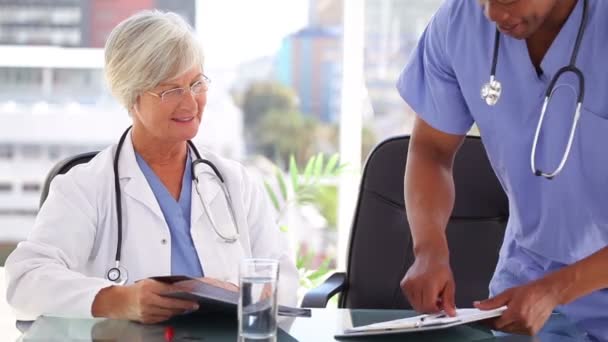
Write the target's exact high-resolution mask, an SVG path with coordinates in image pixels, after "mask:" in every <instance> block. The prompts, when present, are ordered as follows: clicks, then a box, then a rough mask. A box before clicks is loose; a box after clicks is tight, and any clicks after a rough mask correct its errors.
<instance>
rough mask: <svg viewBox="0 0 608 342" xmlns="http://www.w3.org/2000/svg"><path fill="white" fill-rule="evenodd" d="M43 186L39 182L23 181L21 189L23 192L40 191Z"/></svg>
mask: <svg viewBox="0 0 608 342" xmlns="http://www.w3.org/2000/svg"><path fill="white" fill-rule="evenodd" d="M40 189H41V186H40V183H38V182H26V183H23V185H22V187H21V190H22V191H23V192H40Z"/></svg>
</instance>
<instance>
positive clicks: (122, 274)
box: [106, 127, 240, 285]
mask: <svg viewBox="0 0 608 342" xmlns="http://www.w3.org/2000/svg"><path fill="white" fill-rule="evenodd" d="M130 129H131V127H129V128H127V129H126V130H125V131H124V133H123V134H122V136H121V137H120V140H119V141H118V145H117V146H116V153H115V155H114V161H113V165H112V167H113V170H114V193H115V196H116V197H115V199H116V203H115V205H116V220H117V235H118V241H117V243H116V256H115V258H114V259H115V263H114V266H113V267H110V268H109V269H108V271H107V272H106V279H108V280H109V281H112V282H114V283H116V284H118V285H124V284H126V282H127V280H128V279H129V273H128V271H127V269H126V268H125V267H124V266H122V265H121V262H120V258H121V253H122V232H123V227H122V221H123V220H122V196H121V193H120V175H119V173H118V160H119V159H120V151H121V150H122V146H123V144H124V142H125V139H126V137H127V135H128V133H129V130H130ZM188 146H189V147H190V149H192V151H193V152H194V155H195V156H196V159H195V160H194V161H192V164H191V166H190V167H191V174H192V179H193V180H194V182H195V183H196V184H195V189H196V193H197V195H198V197H199V199H200V201H201V205H202V207H203V210H204V211H205V214H206V215H207V217H208V219H209V222H210V223H211V227H212V228H213V230H214V232H215V234H216V235H217V236H218V237H219V238H220V239H222V240H223V241H224V242H227V243H234V242H236V241H237V240H238V238H239V233H240V230H239V226H238V223H237V221H236V215H235V213H234V206H233V202H232V198H231V196H230V192H229V191H228V188H227V187H226V182H225V179H224V177H223V176H222V174H221V172H220V171H219V170H218V169H217V167H216V166H215V165H214V164H213V163H212V162H211V161H209V160H207V159H204V158H202V157H201V154H200V153H199V152H198V149H197V148H196V146H194V144H193V143H192V141H190V140H188ZM199 164H205V165H207V166H209V167H210V168H211V170H213V173H214V175H215V176H216V177H217V178H218V179H219V181H220V182H219V185H220V187H221V188H222V190H223V192H224V196H225V198H226V204H227V205H228V210H229V212H230V219H231V220H232V225H233V226H234V230H235V232H234V234H233V235H229V236H227V235H225V234H223V233H221V232H220V231H219V230H218V228H217V223H216V221H215V219H214V218H213V215H212V214H211V210H210V208H209V206H208V204H207V202H205V200H204V199H203V196H202V194H201V193H200V190H199V188H198V184H199V178H198V175H197V173H196V166H197V165H199Z"/></svg>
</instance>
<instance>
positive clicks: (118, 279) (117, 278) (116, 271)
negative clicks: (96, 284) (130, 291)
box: [106, 266, 129, 285]
mask: <svg viewBox="0 0 608 342" xmlns="http://www.w3.org/2000/svg"><path fill="white" fill-rule="evenodd" d="M106 279H108V280H109V281H111V282H113V283H116V284H117V285H125V284H126V283H127V279H129V275H128V273H127V269H126V268H124V267H122V266H116V267H112V268H110V269H109V270H108V273H106Z"/></svg>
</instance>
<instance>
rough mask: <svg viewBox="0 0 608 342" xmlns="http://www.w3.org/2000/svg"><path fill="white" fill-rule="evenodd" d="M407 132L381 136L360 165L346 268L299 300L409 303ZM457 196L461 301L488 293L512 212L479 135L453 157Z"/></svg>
mask: <svg viewBox="0 0 608 342" xmlns="http://www.w3.org/2000/svg"><path fill="white" fill-rule="evenodd" d="M408 143H409V136H399V137H395V138H391V139H388V140H386V141H384V142H382V143H380V144H379V145H378V146H377V147H376V148H375V149H374V150H373V151H372V152H371V154H370V155H369V157H368V160H367V162H366V165H365V169H364V171H363V177H362V179H361V185H360V190H359V199H358V202H357V207H356V211H355V216H354V221H353V225H352V229H351V233H350V242H349V252H348V261H347V271H346V273H335V274H333V275H332V276H331V277H329V278H328V279H327V280H326V281H325V283H323V284H322V285H321V286H319V287H317V288H315V289H313V290H311V291H310V292H309V293H308V294H306V296H305V297H304V300H303V302H302V307H313V308H314V307H316V308H318V307H325V306H326V304H327V301H328V300H329V298H331V297H332V296H333V295H334V294H336V293H340V296H339V299H338V305H339V307H341V308H368V309H410V308H411V305H410V304H409V303H408V302H407V300H406V298H405V297H404V296H403V294H402V292H401V289H400V287H399V282H400V280H401V279H402V277H403V276H404V275H405V272H406V271H407V269H408V268H409V267H410V266H411V265H412V263H413V262H414V255H413V251H412V239H411V234H410V227H409V225H408V222H407V218H406V213H405V206H404V201H403V175H404V170H405V163H406V159H407V152H408ZM454 181H455V186H456V203H455V207H454V211H453V213H452V215H451V217H450V220H449V223H448V226H447V238H448V243H449V247H450V260H451V266H452V271H453V273H454V278H455V281H456V298H455V300H456V305H457V306H459V307H471V306H472V303H473V301H474V300H479V299H484V298H486V297H487V296H488V284H489V281H490V278H491V276H492V274H493V271H494V268H495V266H496V262H497V260H498V251H499V249H500V246H501V244H502V239H503V235H504V230H505V227H506V222H507V218H508V203H507V197H506V195H505V193H504V191H503V189H502V187H501V185H500V184H499V182H498V180H497V178H496V176H495V174H494V172H493V170H492V168H491V167H490V163H489V161H488V159H487V156H486V153H485V149H484V147H483V145H482V143H481V139H480V138H478V137H467V138H466V139H465V142H464V143H463V145H462V147H461V148H460V151H459V153H458V155H457V157H456V160H455V163H454Z"/></svg>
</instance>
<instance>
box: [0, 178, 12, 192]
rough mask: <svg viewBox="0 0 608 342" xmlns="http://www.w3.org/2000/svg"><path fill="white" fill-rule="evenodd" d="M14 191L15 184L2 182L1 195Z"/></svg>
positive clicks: (0, 185) (0, 182)
mask: <svg viewBox="0 0 608 342" xmlns="http://www.w3.org/2000/svg"><path fill="white" fill-rule="evenodd" d="M11 191H13V184H12V183H10V182H6V181H0V193H5V192H11Z"/></svg>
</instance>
